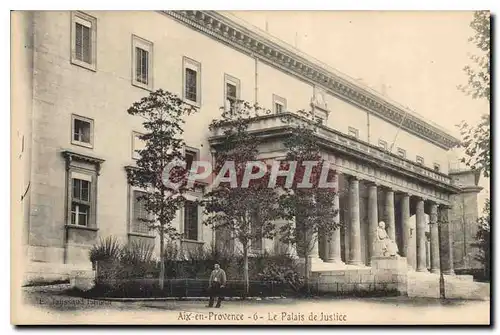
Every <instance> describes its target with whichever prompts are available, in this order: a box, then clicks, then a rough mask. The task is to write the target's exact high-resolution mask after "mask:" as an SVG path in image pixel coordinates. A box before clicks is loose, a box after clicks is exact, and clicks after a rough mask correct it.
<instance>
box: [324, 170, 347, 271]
mask: <svg viewBox="0 0 500 335" xmlns="http://www.w3.org/2000/svg"><path fill="white" fill-rule="evenodd" d="M336 183H337V187H336V189H335V192H336V194H335V196H334V197H333V204H332V205H333V210H334V211H336V212H337V214H336V215H335V216H334V217H333V220H332V224H333V225H335V226H337V228H336V229H335V230H334V231H333V232H332V234H331V236H330V241H328V242H327V243H328V247H327V251H328V254H327V257H326V258H327V259H326V261H327V262H328V263H339V264H340V263H343V262H342V256H341V245H340V227H338V225H339V223H340V211H339V210H340V203H339V190H338V178H337V182H336Z"/></svg>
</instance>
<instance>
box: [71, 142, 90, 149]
mask: <svg viewBox="0 0 500 335" xmlns="http://www.w3.org/2000/svg"><path fill="white" fill-rule="evenodd" d="M71 144H73V145H76V146H79V147H84V148H87V149H93V148H94V146H93V145H92V144H91V143H86V142H80V141H71Z"/></svg>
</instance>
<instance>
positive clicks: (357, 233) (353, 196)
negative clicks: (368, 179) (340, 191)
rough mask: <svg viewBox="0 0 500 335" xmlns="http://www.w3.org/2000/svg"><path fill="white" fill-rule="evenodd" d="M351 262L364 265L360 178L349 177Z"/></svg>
mask: <svg viewBox="0 0 500 335" xmlns="http://www.w3.org/2000/svg"><path fill="white" fill-rule="evenodd" d="M348 263H349V264H352V265H364V264H363V262H362V261H361V226H360V222H359V180H358V179H357V178H356V177H350V178H349V261H348Z"/></svg>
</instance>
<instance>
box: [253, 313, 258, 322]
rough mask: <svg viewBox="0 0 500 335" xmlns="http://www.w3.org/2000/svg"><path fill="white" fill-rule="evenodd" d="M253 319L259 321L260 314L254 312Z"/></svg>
mask: <svg viewBox="0 0 500 335" xmlns="http://www.w3.org/2000/svg"><path fill="white" fill-rule="evenodd" d="M253 319H254V320H255V321H257V320H258V319H259V316H258V315H257V313H254V314H253Z"/></svg>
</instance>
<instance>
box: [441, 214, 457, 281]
mask: <svg viewBox="0 0 500 335" xmlns="http://www.w3.org/2000/svg"><path fill="white" fill-rule="evenodd" d="M449 218H450V208H449V207H448V206H446V205H441V206H439V223H438V224H439V225H440V228H441V236H440V239H441V240H440V241H439V244H440V246H441V253H440V256H441V257H442V258H443V259H442V262H441V264H442V267H443V273H444V274H447V275H454V274H455V271H454V269H453V236H452V229H451V222H449V220H450V219H449Z"/></svg>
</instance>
